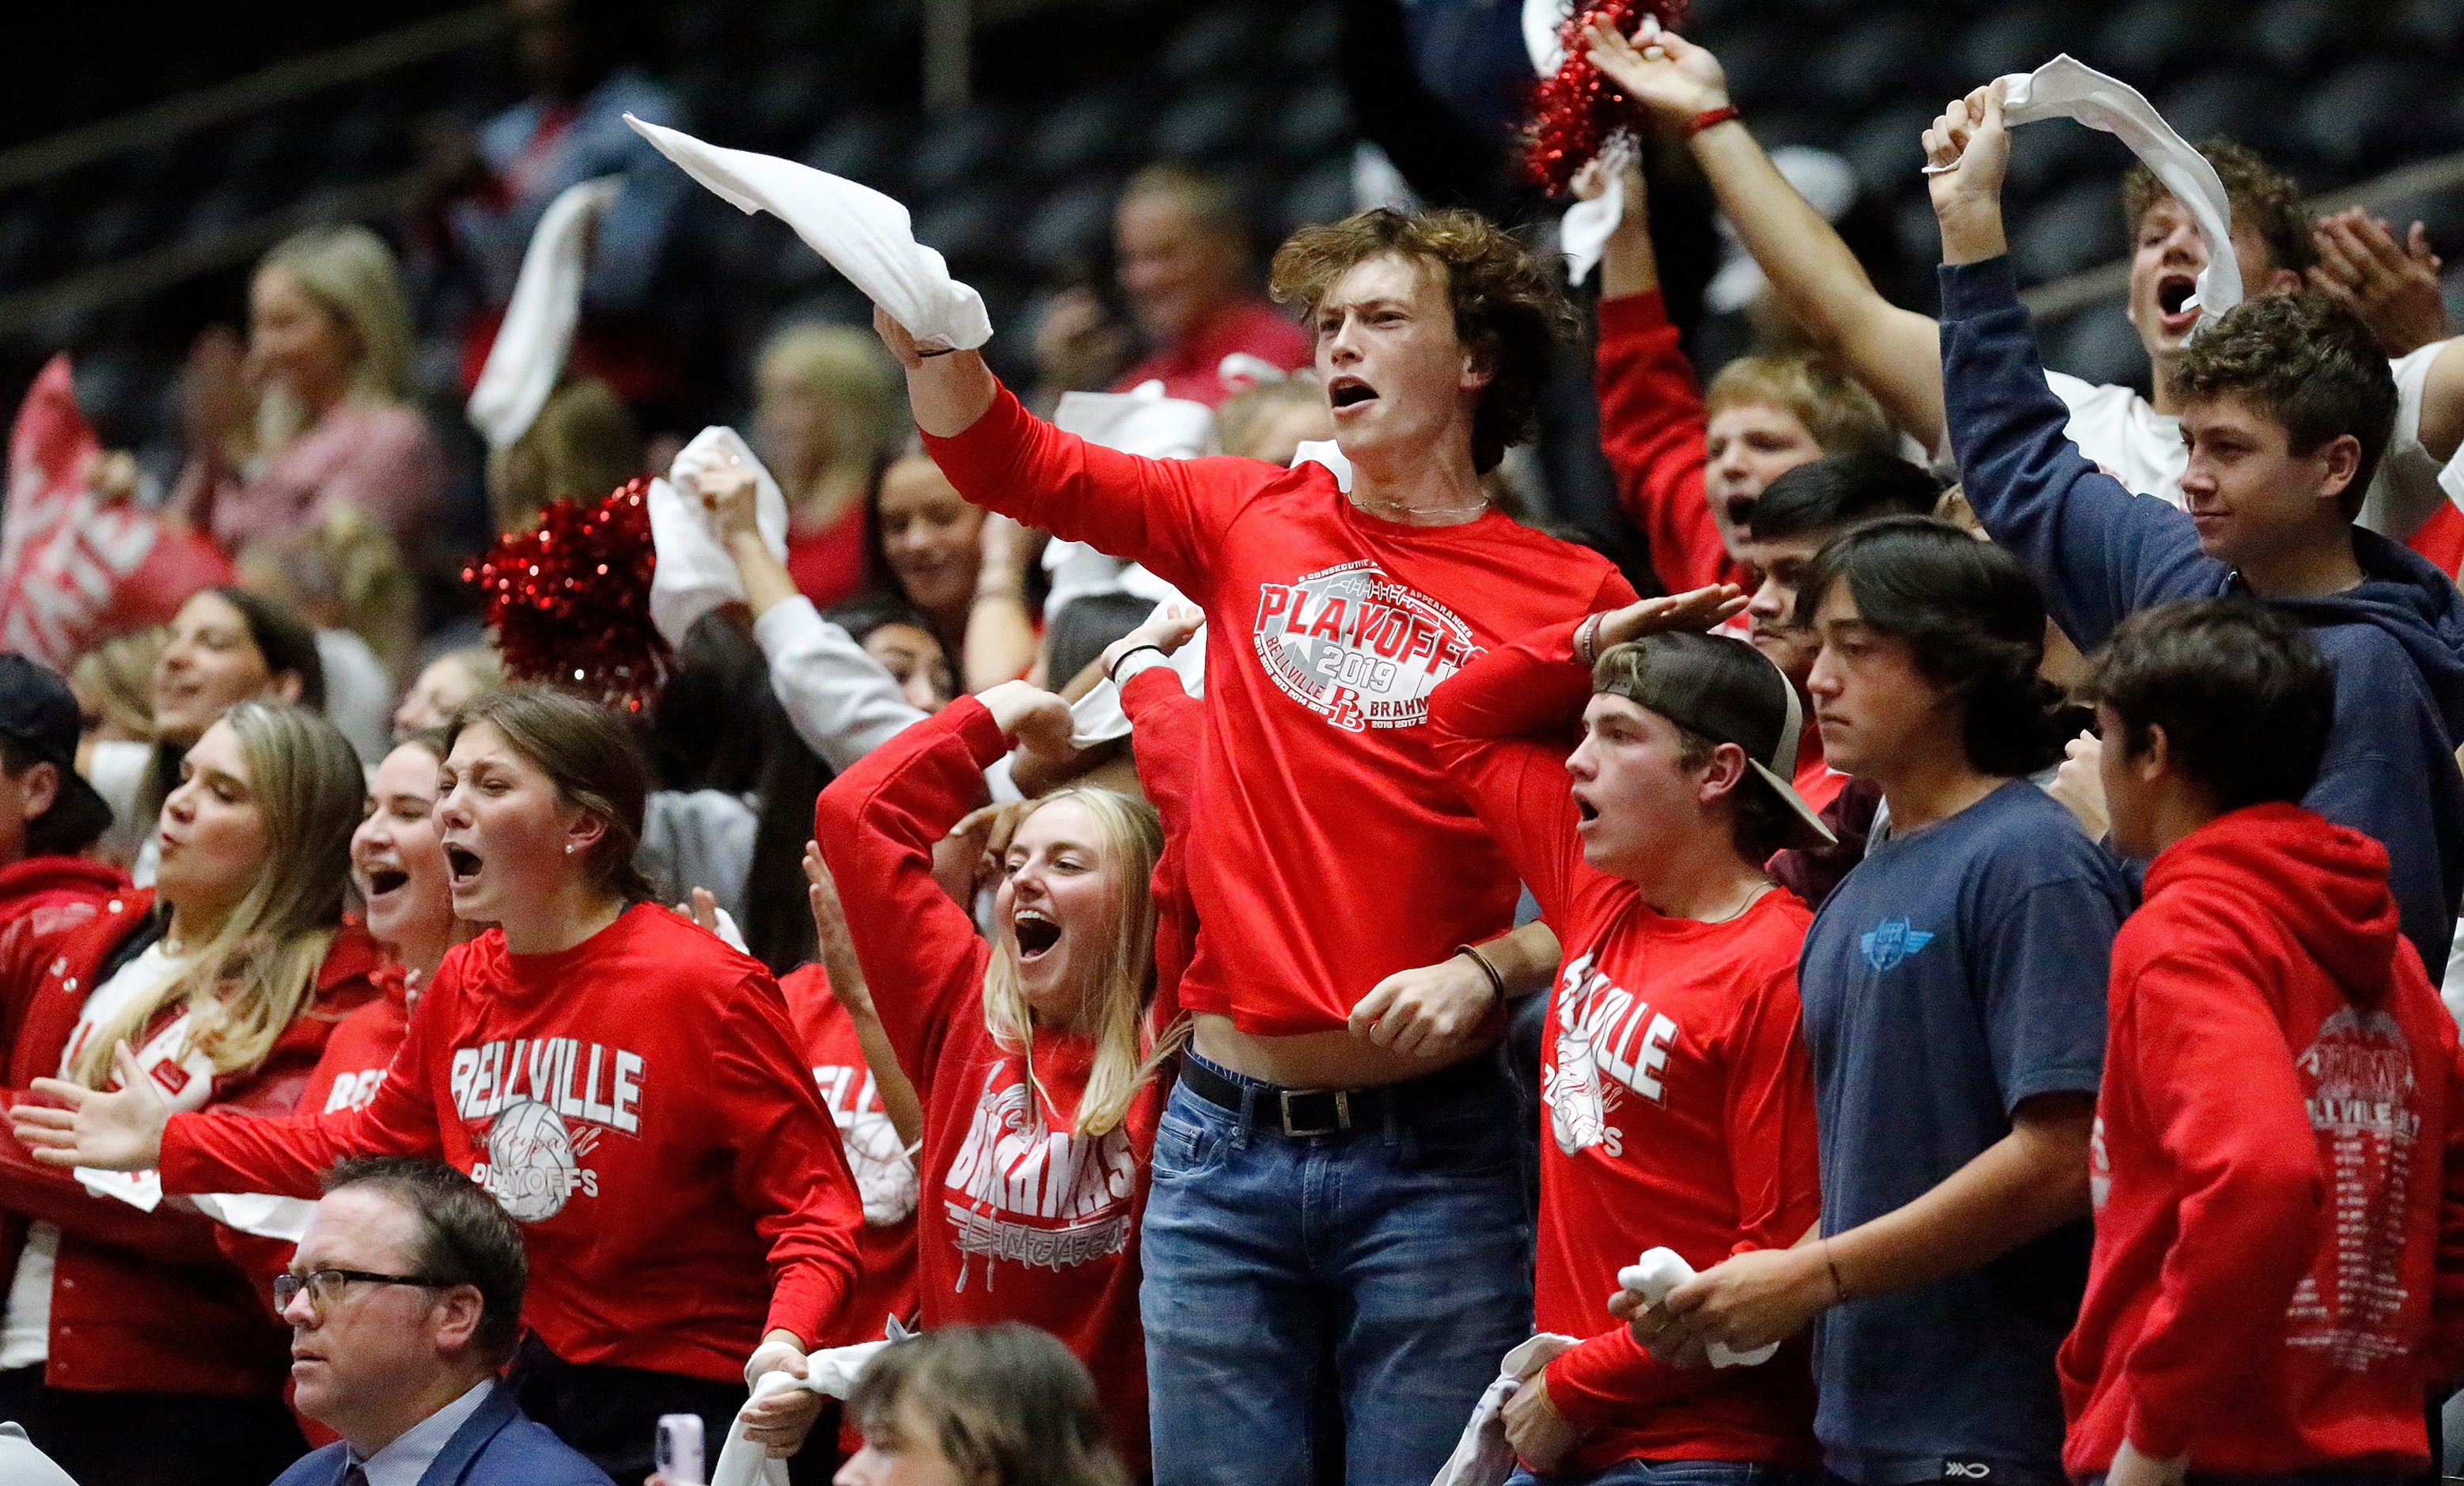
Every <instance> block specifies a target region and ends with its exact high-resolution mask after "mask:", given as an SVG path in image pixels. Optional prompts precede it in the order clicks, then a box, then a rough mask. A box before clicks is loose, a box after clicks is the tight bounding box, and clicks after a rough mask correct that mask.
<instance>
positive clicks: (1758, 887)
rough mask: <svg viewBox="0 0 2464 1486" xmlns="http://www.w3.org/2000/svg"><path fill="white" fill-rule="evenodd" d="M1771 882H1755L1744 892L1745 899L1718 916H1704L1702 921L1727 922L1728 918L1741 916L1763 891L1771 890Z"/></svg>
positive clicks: (1757, 899) (1710, 922)
mask: <svg viewBox="0 0 2464 1486" xmlns="http://www.w3.org/2000/svg"><path fill="white" fill-rule="evenodd" d="M1769 891H1771V884H1769V883H1756V884H1755V885H1753V887H1752V888H1751V890H1749V892H1747V894H1746V901H1745V902H1743V903H1740V904H1738V905H1737V906H1736V907H1733V908H1730V909H1729V910H1728V911H1727V912H1726V913H1723V914H1721V915H1720V916H1719V917H1718V918H1706V919H1705V920H1704V921H1703V922H1704V923H1705V924H1725V923H1727V922H1728V921H1729V920H1730V919H1733V918H1739V917H1742V916H1743V915H1744V913H1745V911H1746V910H1747V909H1748V908H1750V907H1753V906H1754V904H1755V903H1756V902H1758V901H1759V900H1760V899H1761V898H1762V895H1763V894H1765V893H1767V892H1769Z"/></svg>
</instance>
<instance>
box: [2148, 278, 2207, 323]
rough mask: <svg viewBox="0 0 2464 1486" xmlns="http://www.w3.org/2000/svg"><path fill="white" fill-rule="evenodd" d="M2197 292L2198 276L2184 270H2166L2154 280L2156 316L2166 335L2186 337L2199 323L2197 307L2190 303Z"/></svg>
mask: <svg viewBox="0 0 2464 1486" xmlns="http://www.w3.org/2000/svg"><path fill="white" fill-rule="evenodd" d="M2198 292H2199V278H2198V275H2197V274H2195V273H2190V272H2189V271H2187V270H2184V269H2167V270H2166V271H2165V272H2164V273H2163V274H2161V275H2159V276H2158V278H2157V280H2156V315H2157V318H2158V320H2159V322H2160V323H2162V324H2163V326H2164V328H2165V333H2166V334H2167V335H2176V336H2178V335H2187V334H2189V330H2190V327H2191V326H2193V325H2196V324H2197V323H2198V322H2199V311H2198V307H2197V306H2195V305H2192V304H2191V303H2190V298H2191V296H2192V295H2196V294H2197V293H2198Z"/></svg>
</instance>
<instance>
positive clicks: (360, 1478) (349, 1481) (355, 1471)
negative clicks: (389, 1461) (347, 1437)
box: [342, 1460, 368, 1486]
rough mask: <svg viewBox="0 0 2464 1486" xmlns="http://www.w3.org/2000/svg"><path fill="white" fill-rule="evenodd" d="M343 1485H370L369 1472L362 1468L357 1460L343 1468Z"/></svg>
mask: <svg viewBox="0 0 2464 1486" xmlns="http://www.w3.org/2000/svg"><path fill="white" fill-rule="evenodd" d="M342 1486H368V1473H367V1472H365V1471H363V1470H361V1469H360V1463H359V1462H358V1461H357V1460H354V1461H352V1462H351V1463H350V1464H349V1465H347V1466H344V1467H343V1468H342Z"/></svg>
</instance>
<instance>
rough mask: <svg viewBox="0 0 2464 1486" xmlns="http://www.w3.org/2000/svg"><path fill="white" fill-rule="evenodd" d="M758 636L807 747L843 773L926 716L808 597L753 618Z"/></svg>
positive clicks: (783, 703)
mask: <svg viewBox="0 0 2464 1486" xmlns="http://www.w3.org/2000/svg"><path fill="white" fill-rule="evenodd" d="M753 638H754V641H755V642H756V643H757V644H759V645H760V646H761V653H762V655H763V656H765V657H767V658H768V660H769V662H770V689H771V690H772V691H774V692H776V693H777V694H778V697H779V705H780V706H781V707H783V708H785V709H786V710H787V720H788V721H789V722H790V723H792V724H794V725H795V729H796V735H797V736H798V737H801V738H803V740H804V746H805V747H807V748H810V749H811V750H812V751H813V752H814V753H816V754H821V755H822V761H823V762H825V763H826V764H828V765H829V766H830V769H831V771H832V772H833V773H839V774H844V773H846V772H847V768H848V767H849V766H850V765H852V764H853V763H854V762H855V761H856V760H857V759H859V758H862V757H863V756H864V755H865V754H869V753H871V752H872V751H873V750H874V749H876V748H879V747H880V746H881V745H882V744H884V743H886V742H888V741H889V740H890V739H891V737H893V736H895V735H896V734H898V733H899V732H903V731H905V730H906V729H907V728H908V727H909V726H911V725H913V724H914V723H918V722H921V721H923V720H924V714H923V713H922V712H920V711H918V710H915V709H914V708H913V707H912V706H910V705H909V704H908V701H907V699H906V698H905V697H903V696H901V695H900V694H899V691H898V683H897V682H896V681H893V680H891V675H890V672H888V671H886V670H884V669H882V667H881V663H880V662H878V661H876V660H874V659H873V658H872V657H871V656H869V655H867V654H865V653H864V646H862V645H857V644H856V643H855V638H854V637H853V636H851V635H849V634H848V633H847V631H846V630H844V629H842V628H840V627H839V626H838V625H836V624H833V623H830V622H829V621H827V620H825V619H824V618H822V616H821V613H820V611H819V610H816V609H815V608H814V607H813V601H811V600H810V599H806V598H804V597H803V596H802V595H799V596H797V597H796V598H793V599H789V600H786V601H783V602H781V603H778V604H774V605H772V606H771V608H770V610H769V612H768V613H766V614H763V615H762V616H761V617H760V618H759V619H758V620H756V621H754V622H753Z"/></svg>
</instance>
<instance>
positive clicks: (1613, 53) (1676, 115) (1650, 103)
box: [1584, 22, 1728, 124]
mask: <svg viewBox="0 0 2464 1486" xmlns="http://www.w3.org/2000/svg"><path fill="white" fill-rule="evenodd" d="M1584 39H1585V40H1586V41H1588V42H1589V43H1590V44H1591V54H1590V55H1591V59H1592V65H1593V66H1595V67H1596V68H1598V69H1599V70H1600V72H1601V73H1602V74H1603V75H1604V76H1607V78H1608V79H1609V80H1610V81H1611V82H1614V83H1616V84H1617V86H1618V87H1619V88H1620V89H1622V90H1624V92H1625V95H1626V97H1628V98H1632V99H1634V100H1635V101H1636V102H1638V103H1639V104H1641V105H1642V106H1643V107H1644V108H1646V109H1648V110H1650V112H1651V116H1652V118H1653V119H1655V120H1658V121H1660V122H1661V123H1666V124H1682V123H1683V122H1685V121H1686V120H1690V119H1692V118H1694V117H1695V116H1696V115H1698V114H1707V113H1709V112H1711V111H1712V110H1713V109H1719V108H1726V107H1727V106H1728V77H1727V74H1726V73H1724V72H1722V71H1721V70H1720V59H1719V58H1718V57H1716V56H1713V55H1711V54H1710V53H1709V52H1707V51H1705V50H1704V49H1703V48H1701V47H1698V46H1696V45H1695V44H1694V43H1692V42H1690V41H1688V40H1686V39H1685V38H1684V37H1683V36H1681V35H1678V34H1677V33H1675V32H1669V31H1663V32H1661V33H1659V34H1658V35H1655V36H1651V37H1648V38H1646V39H1645V40H1644V41H1643V42H1642V44H1641V45H1639V46H1638V45H1636V44H1635V42H1634V41H1633V40H1632V39H1631V38H1629V37H1627V36H1626V35H1624V34H1623V33H1620V32H1618V31H1617V29H1616V28H1615V27H1613V26H1609V25H1606V24H1604V23H1600V22H1595V23H1593V26H1592V29H1591V30H1590V31H1588V32H1586V33H1584Z"/></svg>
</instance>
